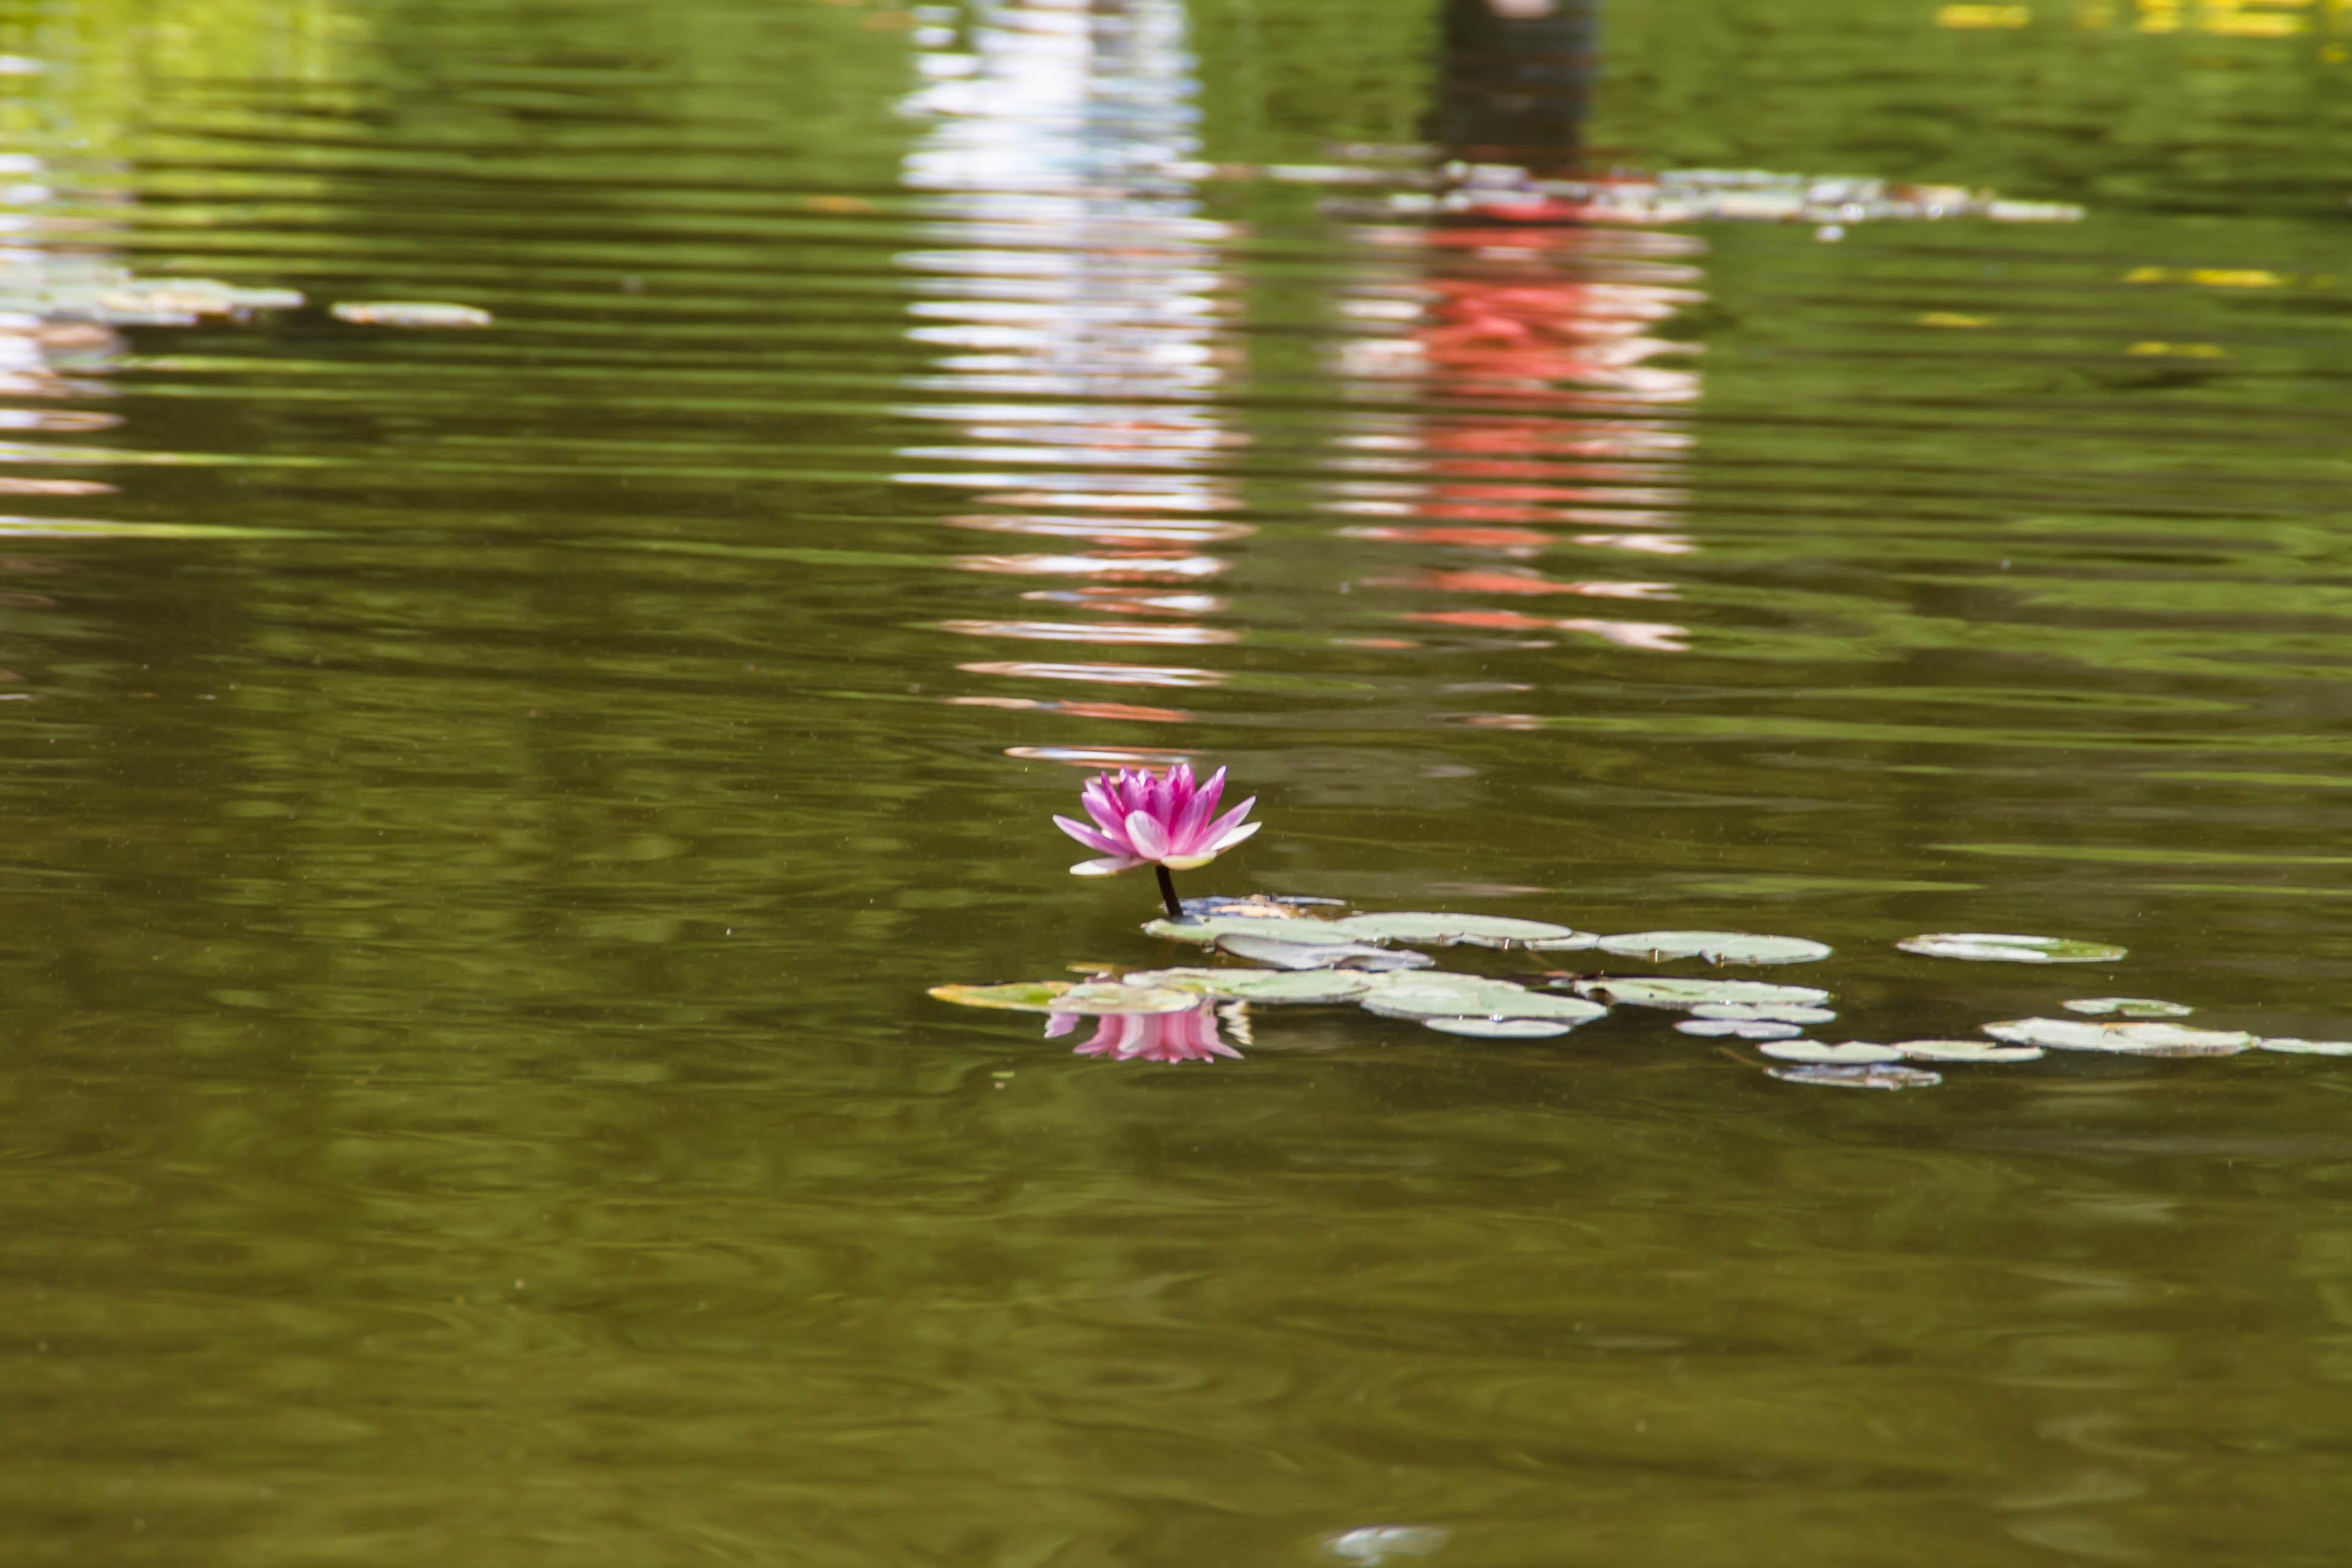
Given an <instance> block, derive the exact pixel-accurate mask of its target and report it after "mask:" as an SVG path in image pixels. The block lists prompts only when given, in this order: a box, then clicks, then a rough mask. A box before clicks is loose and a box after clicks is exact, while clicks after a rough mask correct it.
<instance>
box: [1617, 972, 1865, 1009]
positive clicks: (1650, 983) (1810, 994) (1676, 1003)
mask: <svg viewBox="0 0 2352 1568" xmlns="http://www.w3.org/2000/svg"><path fill="white" fill-rule="evenodd" d="M1573 989H1574V990H1575V992H1576V994H1578V995H1579V996H1589V997H1591V999H1592V1000H1594V1001H1595V1002H1611V1003H1615V1002H1622V1003H1625V1004H1627V1005H1630V1006H1634V1007H1696V1006H1698V1005H1701V1004H1702V1003H1707V1002H1754V1003H1761V1004H1764V1005H1786V1006H1793V1007H1816V1006H1819V1005H1821V1004H1822V1003H1824V1002H1826V1001H1828V1000H1829V999H1830V994H1829V993H1828V992H1826V991H1822V990H1818V989H1816V988H1814V987H1813V986H1811V985H1775V984H1771V983H1770V982H1769V981H1763V980H1675V979H1670V978H1668V977H1666V976H1664V975H1656V974H1640V975H1629V976H1625V977H1623V978H1618V977H1613V976H1607V975H1604V976H1602V977H1601V978H1599V979H1595V980H1579V981H1577V982H1575V983H1574V986H1573Z"/></svg>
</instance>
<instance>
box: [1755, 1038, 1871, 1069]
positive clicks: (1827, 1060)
mask: <svg viewBox="0 0 2352 1568" xmlns="http://www.w3.org/2000/svg"><path fill="white" fill-rule="evenodd" d="M1756 1048H1757V1049H1758V1050H1759V1051H1762V1052H1763V1053H1764V1054H1765V1055H1766V1056H1768V1057H1777V1058H1780V1060H1782V1061H1784V1062H1811V1063H1812V1064H1813V1065H1815V1066H1817V1067H1842V1068H1858V1067H1872V1066H1875V1065H1877V1064H1878V1063H1881V1062H1899V1061H1901V1060H1902V1059H1903V1053H1902V1052H1901V1051H1898V1050H1896V1049H1895V1048H1894V1047H1891V1046H1874V1045H1870V1044H1868V1043H1867V1042H1865V1041H1862V1040H1848V1041H1847V1042H1846V1043H1845V1044H1843V1045H1842V1046H1831V1045H1824V1044H1822V1042H1821V1041H1819V1040H1772V1041H1769V1042H1768V1043H1766V1044H1764V1045H1761V1046H1759V1047H1756Z"/></svg>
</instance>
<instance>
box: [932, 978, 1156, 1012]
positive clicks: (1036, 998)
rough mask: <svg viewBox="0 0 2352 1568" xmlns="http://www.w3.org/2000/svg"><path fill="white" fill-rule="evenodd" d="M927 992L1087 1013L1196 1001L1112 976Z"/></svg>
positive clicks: (986, 1003) (969, 1003) (957, 1000)
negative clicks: (1121, 981) (1111, 979)
mask: <svg viewBox="0 0 2352 1568" xmlns="http://www.w3.org/2000/svg"><path fill="white" fill-rule="evenodd" d="M931 994H932V995H934V996H936V997H938V998H939V999H940V1001H942V1002H952V1003H954V1004H956V1005H958V1006H960V1007H1004V1008H1010V1009H1011V1010H1013V1012H1016V1013H1076V1014H1080V1015H1082V1016H1086V1017H1089V1018H1098V1017H1104V1016H1109V1015H1112V1014H1118V1013H1188V1012H1190V1011H1192V1009H1193V1008H1195V1007H1198V1006H1200V1005H1201V998H1200V997H1199V996H1197V995H1194V994H1191V993H1189V992H1183V991H1172V990H1163V989H1161V988H1160V987H1157V986H1150V985H1126V984H1119V983H1118V982H1117V981H1088V982H1087V983H1085V984H1076V985H1074V984H1071V983H1070V982H1068V981H1066V980H1019V981H1014V982H1013V983H1012V984H1006V985H934V986H932V987H931Z"/></svg>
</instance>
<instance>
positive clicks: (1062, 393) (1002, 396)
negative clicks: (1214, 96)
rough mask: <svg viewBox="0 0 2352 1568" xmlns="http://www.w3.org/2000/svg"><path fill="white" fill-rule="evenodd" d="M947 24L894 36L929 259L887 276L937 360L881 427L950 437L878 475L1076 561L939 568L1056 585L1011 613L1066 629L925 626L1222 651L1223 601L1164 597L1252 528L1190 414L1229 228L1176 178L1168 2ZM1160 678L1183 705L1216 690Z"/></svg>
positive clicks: (1004, 619)
mask: <svg viewBox="0 0 2352 1568" xmlns="http://www.w3.org/2000/svg"><path fill="white" fill-rule="evenodd" d="M969 15H970V17H971V22H970V27H969V32H968V35H967V36H965V37H957V36H956V35H955V33H954V32H953V31H951V30H950V29H946V28H940V29H937V30H927V31H926V32H925V33H924V34H922V35H919V37H918V38H917V40H916V42H917V45H918V48H919V52H920V54H921V57H922V58H921V60H920V68H921V70H922V73H923V76H924V78H925V80H926V85H925V86H924V87H923V88H921V89H919V90H918V91H917V92H916V93H915V94H914V95H913V96H912V97H911V98H910V99H909V100H908V102H907V106H906V107H907V108H908V110H909V111H910V112H912V113H914V114H916V115H919V116H921V117H923V118H925V119H926V120H928V121H929V126H928V129H927V130H926V132H925V133H924V135H923V136H922V138H921V140H920V142H919V144H918V145H917V146H916V147H915V149H914V150H913V151H912V152H911V153H908V157H907V160H906V164H905V170H904V177H905V181H906V184H907V185H908V187H909V188H910V189H912V190H915V191H919V192H924V193H928V195H927V197H926V199H925V201H924V203H923V210H924V211H925V212H926V213H927V214H928V215H929V216H930V218H931V219H932V224H931V232H932V243H930V244H929V245H926V246H924V247H919V248H916V249H911V250H908V251H907V252H904V253H902V254H901V255H900V256H899V257H898V265H899V266H900V267H901V268H904V269H905V270H906V271H907V272H908V273H909V274H910V275H912V277H913V278H914V279H915V280H916V282H915V287H916V289H917V291H918V294H919V299H918V300H916V301H915V302H914V304H913V306H912V307H911V314H912V315H913V317H914V319H915V323H916V324H915V325H914V326H913V327H912V328H911V329H910V335H911V336H912V337H913V338H914V339H915V340H916V341H917V342H923V343H928V344H930V345H932V346H933V347H935V348H937V349H938V350H940V357H939V359H938V361H937V365H938V370H939V373H940V374H938V375H936V376H935V377H932V378H929V379H928V380H927V382H926V385H928V386H930V387H933V388H937V389H940V390H942V391H944V392H946V393H948V394H949V395H948V396H946V397H944V398H941V399H940V400H938V401H934V402H928V403H925V404H920V405H910V406H908V407H906V408H905V409H903V410H902V412H904V413H906V414H908V415H909V416H913V417H916V418H919V419H924V420H929V421H932V422H935V423H937V424H939V425H941V426H948V427H950V428H951V429H953V430H954V431H955V432H956V434H957V435H958V436H959V437H961V439H959V440H956V441H951V442H940V441H932V442H926V443H923V444H920V445H915V446H909V447H905V448H903V449H902V451H901V453H900V456H901V457H902V458H906V459H908V460H910V461H913V462H919V463H922V464H925V465H960V466H950V467H926V468H924V469H922V470H921V471H910V472H907V473H902V474H900V475H899V476H898V479H899V481H900V482H901V483H907V484H919V485H937V486H946V487H952V488H956V489H965V490H968V491H970V492H971V494H972V498H973V501H974V503H975V504H976V505H977V506H978V507H980V508H982V509H983V510H979V511H976V512H973V513H970V514H967V515H963V516H959V517H955V518H952V519H950V520H949V521H950V525H951V526H954V527H959V528H967V529H972V530H975V531H984V532H992V533H1005V534H1024V535H1032V536H1038V537H1043V538H1048V539H1076V540H1083V541H1084V542H1085V543H1086V548H1084V549H1083V550H1071V551H1066V552H1064V551H1055V552H1034V553H1021V554H990V555H979V554H974V555H966V556H962V557H960V558H959V559H958V564H959V565H961V566H962V567H963V568H964V569H965V570H967V571H970V572H973V573H978V574H992V575H1018V576H1025V577H1032V578H1039V577H1045V578H1062V579H1066V581H1067V583H1068V584H1069V585H1068V586H1064V587H1038V588H1032V589H1028V590H1024V591H1022V592H1020V593H1019V595H1018V597H1019V598H1020V599H1021V600H1022V601H1024V602H1025V603H1027V604H1029V605H1037V606H1041V607H1051V606H1056V605H1064V606H1069V607H1070V608H1071V609H1073V610H1074V611H1076V614H1074V615H1073V616H1070V617H1069V618H1066V619H1043V618H1032V617H1030V616H967V617H961V618H958V619H953V620H950V621H946V622H944V623H941V629H942V630H945V631H948V632H951V633H954V634H957V635H960V636H965V637H985V638H992V639H1000V640H1013V641H1030V642H1083V643H1089V644H1096V645H1102V646H1111V645H1122V644H1145V645H1169V646H1192V647H1204V646H1211V645H1214V644H1220V643H1230V642H1233V641H1235V640H1236V639H1237V637H1238V636H1239V634H1238V633H1236V632H1234V631H1232V630H1229V629H1226V628H1223V627H1220V626H1211V625H1209V624H1207V623H1208V621H1209V620H1210V619H1211V618H1212V617H1214V616H1218V615H1221V614H1222V613H1223V611H1224V608H1225V605H1224V602H1223V600H1222V599H1221V598H1219V597H1216V596H1214V595H1206V594H1201V593H1188V592H1184V591H1181V588H1180V587H1179V586H1178V585H1177V584H1181V583H1182V582H1185V581H1198V580H1200V579H1202V578H1206V577H1211V576H1214V575H1216V574H1220V573H1222V572H1223V571H1224V570H1225V569H1226V567H1227V565H1228V564H1229V563H1228V562H1227V561H1226V560H1225V559H1224V558H1223V557H1221V556H1218V555H1215V554H1212V553H1208V552H1205V551H1204V549H1203V548H1202V547H1203V546H1205V545H1210V544H1214V543H1218V542H1226V541H1231V540H1235V539H1240V538H1244V537H1246V536H1247V535H1248V534H1250V533H1251V532H1252V531H1253V530H1252V529H1251V528H1250V527H1249V526H1248V525H1247V524H1244V523H1241V522H1238V521H1233V520H1232V514H1233V513H1234V511H1235V510H1237V509H1238V505H1239V500H1238V497H1237V495H1236V493H1235V489H1234V484H1233V482H1232V480H1231V479H1228V478H1226V477H1225V476H1224V475H1223V474H1222V473H1220V472H1218V471H1217V465H1218V463H1219V461H1220V458H1221V457H1222V455H1223V454H1224V453H1225V452H1227V451H1228V450H1230V449H1231V448H1233V447H1236V446H1238V445H1241V444H1242V442H1243V437H1242V436H1241V435H1240V434H1239V433H1238V432H1236V431H1234V429H1232V428H1231V427H1229V426H1227V425H1225V424H1224V423H1223V420H1222V418H1221V417H1220V416H1219V415H1218V413H1217V411H1216V410H1215V409H1214V408H1213V406H1211V405H1210V403H1209V399H1210V397H1211V396H1212V395H1213V393H1214V392H1215V391H1216V390H1217V389H1218V388H1219V386H1220V385H1221V384H1222V383H1223V381H1224V379H1225V378H1226V375H1227V365H1228V362H1229V361H1230V359H1231V357H1232V353H1233V351H1232V349H1231V346H1230V344H1229V343H1228V342H1227V340H1226V337H1225V333H1224V329H1223V318H1224V317H1225V315H1226V314H1227V307H1226V302H1225V300H1226V284H1225V281H1224V279H1223V271H1222V258H1221V256H1220V254H1219V250H1218V247H1219V246H1220V244H1221V243H1222V242H1223V241H1224V240H1226V239H1227V238H1229V237H1230V236H1231V230H1230V229H1229V227H1228V226H1225V225H1223V224H1219V223H1215V222H1212V221H1210V220H1208V219H1205V218H1203V217H1202V216H1200V215H1199V211H1198V203H1197V200H1196V196H1195V193H1194V190H1193V187H1192V182H1191V178H1190V176H1189V175H1187V174H1186V173H1185V172H1184V171H1183V169H1182V168H1181V165H1183V164H1184V163H1188V162H1190V161H1191V160H1192V159H1193V158H1194V156H1195V154H1196V153H1197V152H1198V141H1197V138H1196V137H1195V135H1194V133H1193V126H1194V121H1195V120H1196V118H1197V111H1196V110H1195V108H1194V106H1193V99H1194V96H1195V90H1196V89H1195V83H1194V74H1193V64H1192V57H1191V54H1190V53H1189V51H1188V48H1187V46H1186V41H1185V40H1186V21H1185V16H1184V11H1183V7H1182V5H1181V0H1135V3H1134V4H1131V5H1126V6H1123V7H1121V8H1119V9H1118V10H1116V11H1111V10H1101V11H1097V10H1094V9H1091V8H1089V7H1088V6H1087V5H1084V4H1082V3H1078V0H1016V3H983V4H981V5H978V6H976V7H975V8H974V9H973V10H972V11H971V13H969ZM1008 394H1011V395H1018V397H1019V398H1021V399H1022V400H1021V401H1011V400H1009V399H1008V397H1007V395H1008ZM1103 617H1115V618H1108V619H1107V618H1103ZM959 668H961V669H963V670H965V671H967V672H969V673H973V674H981V675H986V676H991V677H995V678H998V679H1038V678H1043V679H1055V680H1059V681H1070V680H1079V681H1084V680H1087V679H1101V680H1103V681H1105V682H1106V683H1108V684H1136V683H1139V682H1142V683H1147V684H1150V683H1154V682H1153V681H1152V679H1151V677H1150V672H1148V671H1134V670H1129V669H1127V668H1125V667H1120V666H1115V665H1113V666H1097V665H1091V664H1087V663H1084V662H1078V663H1070V664H1063V665H1053V666H1048V665H1032V664H1029V663H1026V662H1024V661H1019V660H1007V661H977V662H973V663H967V664H962V665H961V666H959ZM1049 671H1050V672H1051V673H1047V672H1049ZM1182 677H1183V678H1182V681H1181V683H1182V684H1184V685H1188V686H1206V685H1213V684H1215V683H1216V682H1217V681H1218V680H1219V679H1221V678H1220V677H1219V676H1218V675H1216V674H1215V673H1214V672H1213V671H1208V670H1188V671H1184V672H1182ZM961 700H962V701H964V702H965V703H966V704H967V705H984V706H990V707H1002V708H1018V709H1023V710H1031V711H1041V712H1053V713H1058V714H1064V715H1068V716H1072V717H1076V718H1082V719H1098V720H1118V721H1153V722H1177V721H1184V720H1187V719H1189V718H1190V717H1191V714H1190V713H1188V712H1186V711H1184V710H1178V709H1151V708H1144V707H1142V706H1139V705H1137V704H1131V703H1123V702H1118V701H1088V700H1083V699H1078V700H1073V699H1069V698H1061V697H1038V698H1025V697H1022V698H1016V697H1003V696H981V695H975V696H974V697H971V698H966V699H961ZM1024 754H1036V753H1035V752H1024ZM1093 754H1094V753H1091V752H1089V753H1088V755H1090V756H1091V755H1093ZM1108 754H1115V755H1116V756H1118V759H1119V760H1129V759H1128V758H1127V756H1126V754H1125V753H1123V752H1118V753H1108Z"/></svg>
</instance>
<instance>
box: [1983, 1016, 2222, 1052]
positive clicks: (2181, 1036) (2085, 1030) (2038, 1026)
mask: <svg viewBox="0 0 2352 1568" xmlns="http://www.w3.org/2000/svg"><path fill="white" fill-rule="evenodd" d="M1984 1032H1985V1033H1986V1034H1988V1035H1990V1036H1991V1037H1993V1038H1994V1039H1996V1040H2007V1041H2008V1042H2010V1043H2011V1045H2019V1046H2046V1047H2049V1048H2050V1049H2052V1050H2055V1051H2113V1052H2116V1053H2118V1054H2121V1055H2126V1056H2139V1057H2227V1056H2235V1055H2236V1054H2237V1053H2238V1052H2240V1051H2243V1050H2251V1049H2252V1047H2253V1045H2254V1037H2253V1036H2252V1035H2249V1034H2246V1033H2244V1032H2243V1031H2242V1030H2236V1029H2191V1028H2186V1027H2184V1026H2181V1025H2179V1024H2084V1023H2081V1022H2078V1021H2076V1020H2075V1019H2073V1018H2011V1019H2010V1020H2008V1021H2007V1022H2005V1023H2000V1024H1987V1025H1985V1026H1984Z"/></svg>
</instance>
